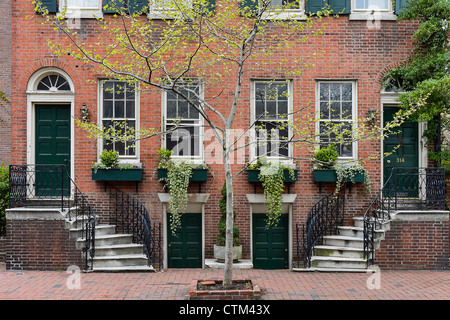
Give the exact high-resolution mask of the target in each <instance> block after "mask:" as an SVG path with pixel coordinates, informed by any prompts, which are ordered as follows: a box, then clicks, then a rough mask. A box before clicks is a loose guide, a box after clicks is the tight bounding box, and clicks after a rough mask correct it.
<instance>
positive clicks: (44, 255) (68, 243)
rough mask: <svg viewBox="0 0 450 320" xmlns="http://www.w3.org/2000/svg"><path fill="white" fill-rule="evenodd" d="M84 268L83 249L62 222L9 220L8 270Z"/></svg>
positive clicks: (7, 240)
mask: <svg viewBox="0 0 450 320" xmlns="http://www.w3.org/2000/svg"><path fill="white" fill-rule="evenodd" d="M71 265H76V266H78V267H80V268H81V269H84V262H83V259H82V255H81V250H79V249H76V247H75V239H70V238H69V231H68V230H67V229H65V227H64V221H63V220H37V219H33V220H8V221H7V235H6V268H7V269H13V270H48V271H50V270H67V268H68V267H69V266H71Z"/></svg>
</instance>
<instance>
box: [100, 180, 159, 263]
mask: <svg viewBox="0 0 450 320" xmlns="http://www.w3.org/2000/svg"><path fill="white" fill-rule="evenodd" d="M107 186H108V187H109V198H110V214H111V219H112V221H111V222H112V223H114V224H115V225H116V231H117V232H119V233H129V234H132V236H133V243H139V244H142V245H143V247H144V254H145V255H146V256H147V259H148V265H152V266H153V267H154V268H156V269H161V266H162V259H161V257H162V252H161V240H162V239H161V237H162V235H161V223H154V222H153V223H152V222H151V220H150V217H149V214H148V212H147V209H146V208H145V206H144V205H143V204H142V203H141V202H140V201H139V200H137V199H136V198H134V197H133V196H132V195H130V194H128V193H125V192H123V191H122V190H120V189H118V188H116V187H114V186H111V185H107Z"/></svg>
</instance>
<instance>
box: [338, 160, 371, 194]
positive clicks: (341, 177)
mask: <svg viewBox="0 0 450 320" xmlns="http://www.w3.org/2000/svg"><path fill="white" fill-rule="evenodd" d="M335 169H336V176H337V181H336V190H335V191H334V193H335V194H336V193H338V192H339V190H340V189H341V186H342V184H343V183H344V182H345V181H346V180H347V179H348V180H350V182H352V183H355V176H356V175H357V174H358V173H360V174H363V175H364V187H365V190H366V192H367V193H370V191H371V189H372V182H371V180H370V175H369V172H368V171H367V170H366V168H364V167H363V166H362V165H360V164H355V165H353V166H347V165H339V166H336V167H335Z"/></svg>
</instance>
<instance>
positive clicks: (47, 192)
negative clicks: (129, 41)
mask: <svg viewBox="0 0 450 320" xmlns="http://www.w3.org/2000/svg"><path fill="white" fill-rule="evenodd" d="M41 205H45V206H46V207H49V206H52V207H57V208H60V209H61V212H62V213H63V214H66V217H67V218H68V219H69V221H70V222H72V223H73V225H74V226H76V227H78V228H81V229H82V234H83V238H84V239H85V247H84V249H83V250H84V257H85V269H86V270H92V267H93V258H94V255H95V224H96V221H97V215H96V214H95V212H94V210H93V209H92V207H91V206H90V204H89V202H88V200H87V199H86V198H85V196H84V195H83V193H82V192H81V191H80V189H78V187H77V186H76V184H75V183H74V181H73V180H72V179H71V177H70V174H69V173H68V171H67V168H66V166H65V165H54V164H53V165H40V164H35V165H10V166H9V207H10V208H15V207H33V206H41Z"/></svg>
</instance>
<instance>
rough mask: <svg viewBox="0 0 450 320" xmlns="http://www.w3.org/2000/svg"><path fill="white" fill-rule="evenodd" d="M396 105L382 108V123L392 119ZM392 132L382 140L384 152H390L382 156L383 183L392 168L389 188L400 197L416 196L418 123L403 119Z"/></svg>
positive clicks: (396, 109)
mask: <svg viewBox="0 0 450 320" xmlns="http://www.w3.org/2000/svg"><path fill="white" fill-rule="evenodd" d="M398 110H399V109H398V108H396V107H385V108H384V123H385V124H386V123H387V122H390V121H392V120H393V119H394V116H395V113H396V112H397V111H398ZM394 131H395V132H394V133H393V134H391V135H390V136H389V137H387V138H385V140H384V152H385V153H386V152H388V153H390V152H392V154H390V155H388V156H387V157H385V158H384V163H383V165H384V172H383V176H384V183H386V182H387V180H388V179H389V177H390V176H391V173H392V169H393V168H397V169H396V170H395V171H394V173H396V174H395V175H394V176H392V178H391V179H390V183H389V189H390V190H392V191H394V190H395V191H396V193H397V196H400V197H417V195H418V192H419V190H418V169H417V167H418V165H419V124H418V123H417V122H415V121H405V122H404V123H403V124H402V125H401V126H400V127H399V128H396V129H394Z"/></svg>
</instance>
